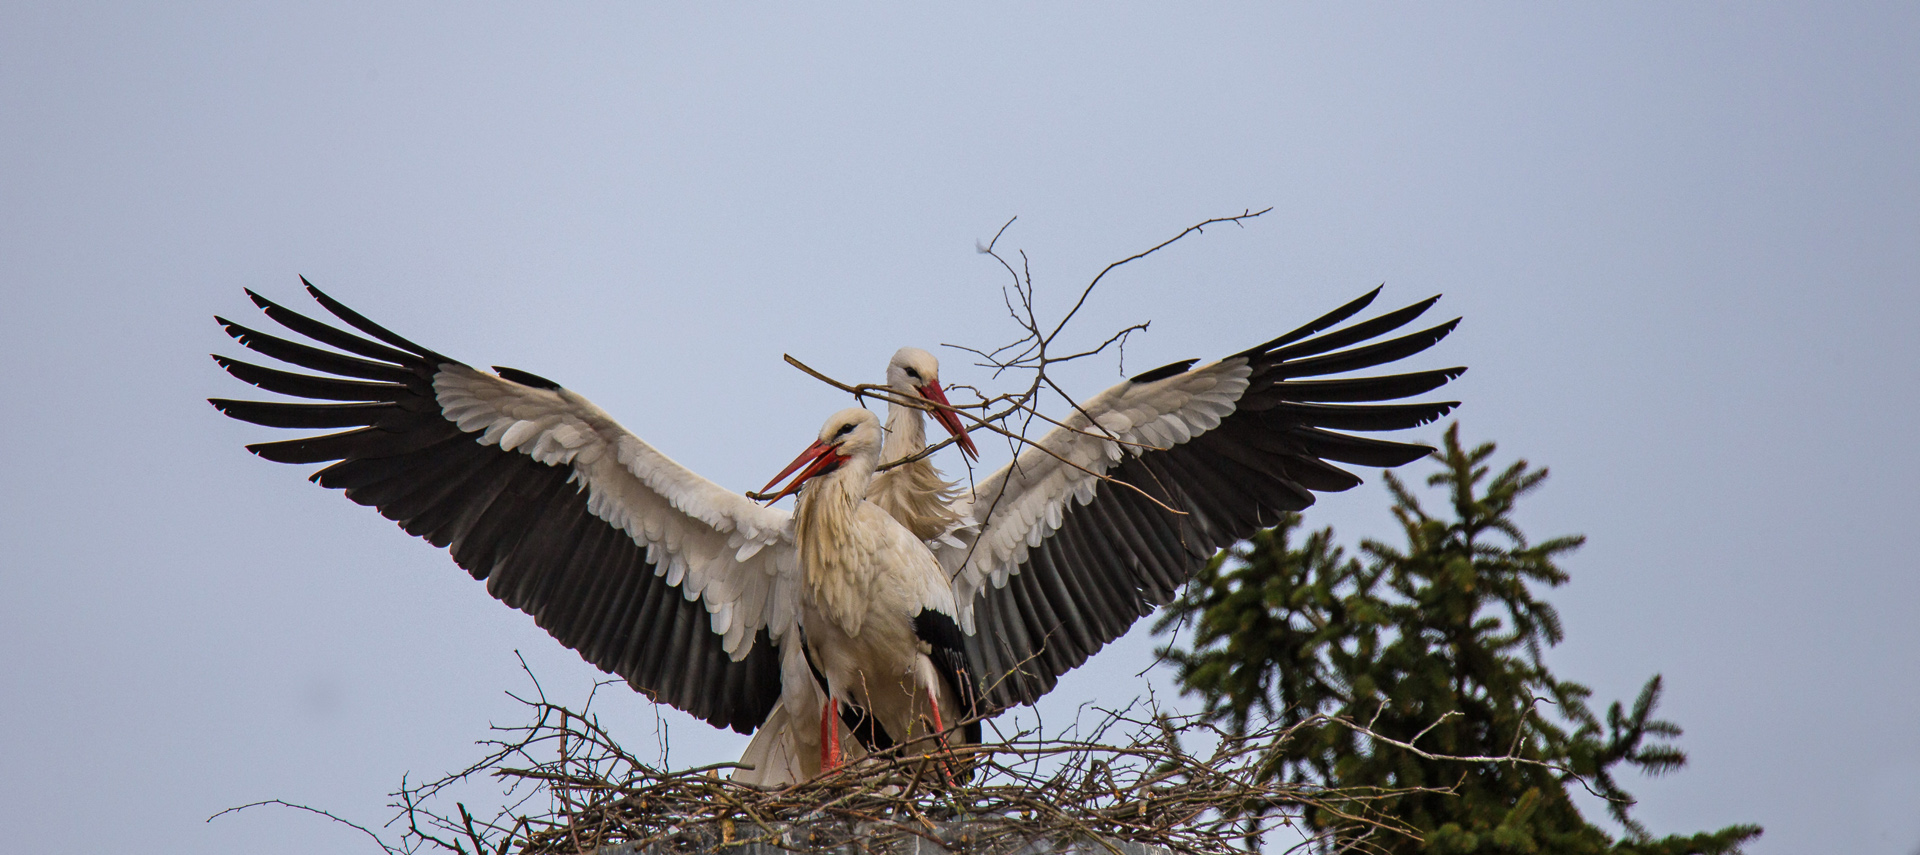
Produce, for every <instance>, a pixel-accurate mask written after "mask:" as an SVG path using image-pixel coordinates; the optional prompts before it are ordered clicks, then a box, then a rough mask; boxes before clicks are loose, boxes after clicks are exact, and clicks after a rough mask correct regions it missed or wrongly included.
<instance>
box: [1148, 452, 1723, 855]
mask: <svg viewBox="0 0 1920 855" xmlns="http://www.w3.org/2000/svg"><path fill="white" fill-rule="evenodd" d="M1443 446H1444V447H1443V448H1442V449H1441V450H1440V451H1438V452H1436V453H1435V455H1434V460H1435V461H1436V462H1437V463H1438V464H1439V470H1438V471H1437V472H1435V473H1434V474H1433V475H1432V476H1430V477H1429V478H1428V481H1427V483H1428V485H1429V486H1432V487H1440V488H1444V490H1445V492H1446V502H1445V505H1444V509H1443V510H1441V511H1440V512H1438V513H1433V512H1429V510H1428V509H1427V508H1426V507H1425V506H1423V505H1422V504H1421V502H1420V499H1419V497H1417V496H1416V495H1415V494H1414V492H1413V491H1412V490H1410V489H1408V488H1407V486H1406V484H1405V483H1403V482H1402V481H1401V480H1399V479H1398V478H1396V477H1395V476H1394V475H1393V474H1392V473H1388V474H1387V475H1386V483H1387V486H1388V488H1389V489H1390V490H1391V491H1392V494H1393V497H1394V507H1393V515H1394V517H1395V518H1396V519H1397V520H1398V521H1399V523H1400V528H1401V533H1402V535H1403V536H1404V539H1405V543H1404V544H1403V545H1400V546H1392V545H1388V544H1386V543H1382V542H1378V541H1373V540H1368V541H1364V542H1363V543H1362V544H1361V546H1360V548H1359V554H1358V555H1349V554H1348V553H1347V551H1346V550H1345V549H1343V548H1342V547H1340V546H1339V545H1337V544H1336V543H1335V542H1334V536H1333V532H1332V530H1331V529H1321V530H1319V531H1315V532H1311V533H1308V534H1306V535H1305V537H1304V539H1300V540H1299V542H1298V544H1297V545H1296V540H1297V539H1299V537H1300V521H1299V518H1298V517H1297V516H1293V515H1289V516H1288V517H1287V518H1286V519H1284V520H1282V521H1281V523H1280V524H1279V525H1277V526H1275V527H1274V528H1271V529H1267V530H1264V531H1261V532H1258V533H1256V534H1255V535H1254V536H1253V537H1252V538H1251V539H1249V540H1247V541H1245V542H1242V543H1240V544H1238V545H1236V546H1234V547H1233V548H1231V549H1229V550H1226V551H1223V552H1222V553H1221V554H1220V555H1218V556H1216V557H1215V558H1214V560H1213V561H1212V562H1211V563H1210V564H1209V565H1208V566H1207V567H1206V569H1205V570H1204V571H1202V572H1201V573H1200V574H1198V575H1197V576H1195V578H1194V579H1193V581H1192V583H1191V584H1190V585H1189V586H1188V588H1187V590H1186V592H1185V593H1184V594H1183V595H1182V597H1181V598H1180V599H1179V600H1178V601H1176V602H1175V603H1174V604H1173V605H1172V606H1171V607H1170V608H1169V609H1168V610H1167V611H1166V612H1165V614H1164V615H1163V616H1162V617H1161V618H1160V620H1159V621H1158V622H1157V623H1156V625H1155V626H1154V631H1155V632H1157V633H1163V634H1164V633H1168V632H1174V631H1175V628H1176V627H1182V626H1184V627H1186V629H1185V630H1183V631H1181V633H1177V634H1176V637H1175V639H1174V641H1175V642H1176V643H1175V644H1174V645H1170V646H1167V647H1164V648H1162V650H1161V654H1162V655H1163V656H1164V657H1166V659H1167V660H1168V661H1170V662H1171V663H1172V664H1173V665H1174V666H1175V667H1176V668H1177V670H1178V679H1179V683H1180V686H1181V689H1182V691H1183V692H1184V693H1187V694H1193V695H1198V696H1199V697H1200V698H1201V699H1202V701H1203V703H1204V707H1203V715H1204V716H1205V717H1206V718H1208V719H1209V720H1211V721H1213V722H1215V723H1217V724H1219V725H1221V726H1223V727H1225V728H1226V729H1228V730H1230V731H1232V732H1235V733H1242V734H1244V733H1247V732H1249V729H1250V728H1255V727H1257V726H1259V725H1262V724H1266V723H1279V724H1282V725H1299V724H1302V723H1303V722H1304V723H1306V724H1305V726H1303V727H1301V728H1300V729H1299V730H1298V731H1297V732H1296V734H1295V736H1294V738H1293V739H1292V740H1290V741H1289V742H1287V743H1286V744H1284V745H1282V746H1280V747H1279V749H1278V751H1277V752H1276V754H1275V755H1274V756H1275V760H1274V764H1273V766H1272V767H1271V769H1270V773H1269V774H1270V775H1271V776H1272V777H1273V778H1277V779H1284V780H1288V781H1292V782H1295V783H1300V784H1306V785H1313V786H1323V787H1331V788H1373V787H1377V788H1389V789H1398V788H1408V787H1430V788H1447V789H1449V790H1450V792H1445V793H1442V792H1418V793H1409V794H1405V795H1400V796H1395V797H1393V798H1390V799H1387V800H1385V801H1382V802H1372V803H1369V804H1368V805H1367V806H1365V808H1362V807H1361V806H1360V805H1357V804H1356V805H1349V806H1346V807H1347V808H1348V809H1350V810H1362V809H1364V810H1372V811H1376V812H1378V813H1380V814H1383V815H1385V816H1387V817H1390V818H1391V819H1393V820H1396V821H1398V822H1400V823H1403V824H1405V825H1406V826H1408V827H1411V828H1412V829H1414V830H1416V831H1417V832H1418V834H1419V836H1420V837H1421V838H1422V839H1421V840H1417V841H1416V840H1412V839H1408V838H1404V837H1393V836H1386V837H1383V836H1381V835H1374V836H1372V837H1370V838H1369V839H1368V840H1367V841H1366V843H1367V845H1368V846H1370V847H1374V848H1378V849H1381V850H1384V851H1388V852H1395V853H1399V852H1409V853H1410V852H1426V853H1534V852H1538V853H1568V854H1569V855H1576V853H1621V855H1625V853H1636V854H1637V855H1689V854H1690V853H1700V854H1701V855H1706V853H1727V852H1738V851H1739V849H1738V847H1739V846H1740V844H1742V843H1743V842H1746V841H1748V840H1751V839H1753V838H1755V837H1757V836H1759V834H1760V829H1759V827H1758V826H1751V825H1736V826H1729V827H1727V828H1723V829H1721V830H1719V831H1714V832H1702V833H1698V834H1693V835H1674V836H1668V837H1663V838H1658V839H1656V838H1654V837H1652V836H1651V834H1649V832H1648V831H1647V829H1646V828H1644V827H1643V826H1642V825H1641V824H1640V823H1639V822H1638V821H1636V820H1635V819H1634V817H1633V816H1632V814H1631V808H1632V805H1633V799H1632V797H1631V796H1630V795H1629V794H1628V793H1627V791H1626V790H1625V789H1624V788H1623V787H1622V785H1621V782H1620V780H1619V778H1618V777H1617V775H1618V772H1619V771H1620V770H1621V769H1622V768H1623V764H1624V766H1625V767H1632V768H1635V769H1638V770H1640V771H1642V772H1645V773H1649V774H1656V775H1657V774H1662V773H1666V772H1671V771H1673V770H1676V769H1679V768H1680V767H1681V766H1683V765H1684V764H1685V763H1686V755H1685V754H1684V753H1682V752H1681V751H1680V749H1679V748H1677V747H1675V745H1674V744H1673V741H1674V740H1675V739H1676V738H1677V737H1679V736H1680V728H1679V727H1678V726H1676V725H1675V724H1673V723H1672V722H1668V721H1663V720H1660V719H1656V718H1654V711H1655V708H1656V707H1657V706H1658V704H1659V701H1660V690H1661V681H1660V677H1659V675H1655V676H1654V677H1653V678H1652V679H1650V680H1648V681H1647V683H1646V686H1645V687H1644V688H1643V689H1641V691H1640V694H1639V697H1638V698H1636V699H1635V701H1634V702H1633V703H1632V704H1631V705H1630V706H1623V705H1621V704H1619V703H1614V704H1612V705H1611V706H1610V707H1609V709H1608V711H1607V715H1606V717H1605V719H1604V720H1603V719H1602V718H1601V717H1600V716H1598V715H1596V714H1595V713H1594V712H1593V710H1592V708H1591V707H1589V705H1588V699H1589V697H1590V696H1591V695H1592V692H1591V691H1590V690H1589V689H1588V688H1587V687H1586V686H1583V685H1581V684H1579V683H1576V682H1573V681H1570V680H1562V679H1559V678H1558V677H1556V676H1554V674H1553V673H1552V672H1550V671H1549V670H1548V669H1547V667H1546V664H1545V662H1544V661H1543V660H1542V652H1543V651H1544V649H1545V648H1546V647H1549V646H1552V645H1554V644H1557V643H1559V642H1560V641H1561V638H1562V630H1561V625H1560V618H1559V615H1558V614H1557V613H1556V612H1555V611H1554V609H1553V606H1552V605H1551V604H1549V603H1548V602H1546V601H1545V600H1544V599H1541V598H1540V596H1539V591H1541V590H1544V589H1548V588H1553V587H1557V586H1559V585H1561V584H1564V583H1565V582H1566V581H1567V574H1566V571H1564V570H1562V569H1561V568H1560V567H1559V565H1558V564H1557V563H1556V562H1557V560H1559V559H1560V558H1561V557H1563V556H1565V555H1566V554H1568V553H1570V552H1572V551H1573V550H1575V549H1577V548H1578V547H1579V546H1580V545H1581V543H1582V541H1583V540H1584V538H1582V537H1580V536H1577V535H1576V536H1567V537H1557V538H1553V539H1549V540H1544V541H1541V542H1538V543H1534V542H1532V541H1530V540H1529V539H1528V538H1527V536H1526V535H1525V534H1524V533H1522V532H1521V531H1520V529H1519V527H1518V526H1517V525H1516V524H1515V523H1514V521H1513V510H1514V503H1515V502H1516V501H1517V500H1518V499H1519V498H1520V497H1521V496H1523V495H1525V494H1527V493H1529V492H1531V491H1533V490H1534V489H1536V488H1538V487H1539V486H1540V484H1541V482H1542V481H1543V480H1544V479H1545V478H1546V476H1547V471H1546V470H1545V469H1533V468H1531V467H1529V466H1528V464H1527V462H1526V461H1524V460H1520V461H1516V462H1514V463H1512V464H1511V465H1509V466H1507V467H1506V468H1505V469H1502V470H1500V471H1499V472H1498V473H1497V474H1494V473H1493V471H1492V469H1491V468H1490V466H1489V464H1488V461H1489V460H1490V459H1491V458H1492V457H1493V453H1494V445H1493V443H1485V444H1483V445H1479V446H1477V447H1474V448H1471V449H1468V448H1465V447H1463V446H1462V445H1461V444H1460V441H1459V425H1458V424H1455V425H1453V426H1452V427H1450V428H1448V430H1447V432H1446V436H1445V441H1444V443H1443ZM1179 634H1185V635H1186V643H1185V644H1184V645H1180V644H1178V642H1179V641H1180V639H1179ZM1316 716H1333V717H1338V718H1340V719H1344V720H1345V721H1347V722H1353V723H1357V724H1359V725H1362V726H1364V727H1366V728H1368V729H1369V730H1371V731H1373V732H1374V733H1377V734H1379V735H1381V736H1383V737H1387V738H1389V739H1393V740H1397V741H1400V742H1405V743H1411V744H1412V745H1413V746H1414V747H1415V748H1417V749H1419V751H1420V752H1425V753H1427V754H1431V755H1448V756H1453V757H1468V756H1482V757H1516V758H1521V761H1522V762H1512V761H1507V762H1485V761H1482V762H1462V761H1458V760H1444V759H1433V758H1429V757H1423V756H1421V754H1420V753H1418V752H1416V751H1411V750H1407V749H1405V748H1402V747H1398V746H1394V745H1392V744H1390V743H1384V742H1380V741H1377V740H1374V739H1372V738H1371V737H1368V736H1365V735H1363V734H1361V733H1359V732H1358V731H1357V730H1356V729H1354V728H1353V727H1349V726H1347V725H1346V724H1344V723H1341V722H1338V721H1330V720H1327V719H1324V718H1316ZM1574 787H1585V788H1587V789H1588V790H1589V791H1591V792H1593V793H1595V794H1597V795H1599V796H1601V797H1602V798H1603V799H1605V800H1606V804H1607V805H1608V811H1609V813H1610V814H1611V815H1612V817H1613V818H1614V819H1615V820H1616V821H1618V822H1619V823H1620V825H1621V826H1622V828H1624V830H1625V834H1624V835H1622V836H1621V837H1620V839H1615V837H1614V836H1613V835H1611V834H1609V833H1608V832H1607V831H1606V830H1605V829H1603V828H1601V827H1600V826H1597V825H1595V824H1593V823H1592V822H1590V821H1588V820H1587V818H1586V817H1585V816H1584V815H1583V814H1582V813H1581V811H1580V809H1579V807H1578V805H1577V804H1576V803H1575V801H1574V800H1573V798H1572V797H1571V795H1570V792H1571V790H1570V788H1574ZM1260 812H1261V809H1258V808H1255V809H1252V810H1250V811H1249V816H1248V817H1247V819H1248V821H1249V823H1250V826H1249V828H1250V832H1252V833H1253V834H1254V835H1255V836H1256V837H1257V828H1258V823H1259V821H1260V817H1259V814H1260ZM1304 820H1305V822H1306V824H1307V826H1308V828H1309V829H1310V830H1313V831H1324V830H1326V829H1329V828H1333V827H1334V826H1335V825H1336V824H1337V823H1336V817H1335V816H1334V815H1332V814H1329V813H1327V812H1325V811H1316V812H1309V813H1308V814H1307V815H1306V816H1305V818H1304ZM1330 843H1332V844H1333V845H1335V846H1337V845H1338V843H1339V841H1330Z"/></svg>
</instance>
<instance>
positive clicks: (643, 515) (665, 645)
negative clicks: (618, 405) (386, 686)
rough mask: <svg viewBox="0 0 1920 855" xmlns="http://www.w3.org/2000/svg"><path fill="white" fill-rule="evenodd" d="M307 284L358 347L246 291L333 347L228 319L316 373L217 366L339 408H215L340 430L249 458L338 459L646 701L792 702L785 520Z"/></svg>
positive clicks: (561, 400)
mask: <svg viewBox="0 0 1920 855" xmlns="http://www.w3.org/2000/svg"><path fill="white" fill-rule="evenodd" d="M302 281H303V282H304V281H305V280H302ZM307 290H308V291H309V293H311V294H312V295H313V298H314V299H315V300H316V301H318V302H319V303H320V304H321V305H322V306H323V307H325V308H326V309H327V310H328V311H329V312H331V313H332V314H333V315H334V316H335V317H337V318H339V319H340V320H342V321H344V322H346V323H347V324H348V325H349V326H351V327H353V328H354V329H356V330H358V331H359V332H360V333H363V334H364V336H362V335H356V334H355V333H352V332H348V331H346V330H343V329H340V328H338V327H334V326H331V325H329V324H327V323H323V322H320V321H317V320H314V319H312V318H309V317H306V316H304V315H301V314H299V313H297V312H294V311H292V310H289V309H286V308H284V307H282V306H278V305H275V304H274V303H272V302H270V301H268V300H266V299H265V298H262V297H260V296H259V295H257V294H254V293H253V292H251V291H249V292H247V293H248V295H249V296H251V297H252V298H253V301H254V303H255V304H257V305H258V306H259V307H260V308H261V309H262V310H263V311H264V312H265V313H266V315H267V316H268V317H269V318H271V319H273V320H274V321H276V322H278V323H279V324H280V325H281V326H283V327H286V328H287V329H288V330H291V331H292V332H295V333H298V334H300V335H302V336H305V337H306V338H308V339H311V340H313V341H315V342H317V343H319V344H323V345H328V346H330V347H332V348H337V350H328V349H324V348H319V347H314V346H311V345H307V344H302V343H298V342H294V341H289V340H286V339H282V338H277V337H274V336H271V335H267V334H264V333H261V332H257V331H255V330H252V329H248V328H246V327H243V326H241V325H239V324H236V323H233V322H232V321H228V320H226V319H224V318H216V320H218V321H219V322H220V324H221V326H222V327H224V328H225V329H226V331H227V333H228V334H229V335H231V336H233V337H234V339H235V340H237V341H239V342H240V343H241V344H242V345H245V346H246V347H247V348H249V349H251V350H253V351H255V352H257V353H260V354H263V355H265V356H268V357H272V358H274V359H277V360H280V361H282V362H286V363H290V364H292V365H294V366H298V367H300V368H304V369H308V370H310V371H315V372H319V373H318V374H304V373H295V372H289V371H283V370H280V369H276V368H267V367H263V366H259V365H254V364H251V363H247V362H242V361H240V360H237V359H230V358H227V357H223V356H215V357H214V359H215V361H217V362H219V363H220V366H221V367H222V368H225V369H226V370H227V371H228V372H229V373H231V374H232V375H233V376H234V377H237V378H239V379H241V380H243V381H245V382H247V383H251V384H253V385H255V386H258V387H260V388H262V389H265V390H267V391H270V392H279V393H282V394H285V395H291V396H295V397H299V398H307V399H313V400H317V401H323V402H326V403H291V402H282V401H274V402H265V401H233V400H223V399H215V400H213V401H212V402H211V403H212V404H213V405H214V406H215V407H217V408H219V409H220V411H221V412H223V413H226V414H227V415H229V416H232V417H234V418H236V419H241V420H243V421H248V422H252V423H254V424H259V425H265V426H268V427H279V428H317V429H326V430H334V429H340V430H338V432H334V433H325V434H322V435H319V436H313V437H307V438H301V439H289V440H282V441H279V442H266V443H260V444H257V445H250V446H248V447H247V448H248V450H249V451H252V452H253V453H255V454H257V455H259V456H261V457H264V458H266V459H268V460H272V461H276V462H280V463H327V462H332V465H330V466H327V467H326V468H324V469H321V470H320V471H318V472H316V473H314V475H313V476H312V479H311V480H313V481H314V482H315V483H318V484H320V485H321V486H323V487H330V488H334V489H340V490H344V491H345V492H346V496H347V498H349V499H352V500H353V501H355V502H358V503H360V504H362V505H368V506H371V507H373V508H375V509H377V510H379V512H380V513H381V514H382V515H383V516H385V517H387V518H388V519H391V520H394V521H395V522H398V523H399V524H400V527H401V528H403V529H405V530H406V531H407V533H408V534H412V535H414V536H416V537H420V538H423V539H425V540H426V541H427V542H429V543H432V544H433V545H435V546H439V547H444V548H446V549H447V550H448V551H449V552H450V553H451V554H452V556H453V560H454V563H456V564H458V565H460V566H461V567H462V568H465V569H466V571H467V572H468V573H470V574H472V575H473V578H475V579H480V580H484V581H485V582H486V583H487V592H488V593H490V594H492V595H493V596H494V597H496V598H498V599H499V600H500V601H502V602H504V603H506V604H507V605H510V606H513V607H514V608H517V609H520V610H521V611H524V612H526V613H527V614H530V615H532V616H533V618H534V620H535V622H537V623H538V624H539V625H540V626H541V627H542V628H543V629H545V630H547V632H549V633H551V634H552V635H553V637H554V638H556V639H559V641H560V642H561V643H562V644H565V645H567V646H568V647H571V648H573V649H574V650H576V651H579V653H580V655H581V657H582V658H584V659H586V660H587V661H588V662H591V663H593V664H594V665H595V666H598V667H599V668H601V669H603V670H605V671H608V672H610V673H613V674H618V675H620V676H621V677H624V678H626V680H627V682H628V683H629V684H631V685H632V686H633V687H634V688H635V689H637V690H639V691H641V692H643V693H645V694H647V695H648V696H650V697H652V698H654V699H656V700H660V701H664V702H666V703H669V704H672V705H674V706H676V707H679V708H680V709H683V710H686V711H687V712H689V713H692V714H693V715H695V716H698V717H700V718H702V719H705V720H706V721H709V722H711V723H713V724H715V725H717V726H725V727H731V728H732V729H734V730H736V731H740V732H742V733H748V732H751V731H752V730H753V729H754V728H755V727H757V726H759V724H760V723H761V722H762V721H763V720H765V718H766V717H767V714H768V712H769V711H770V710H771V709H772V708H773V706H774V704H775V703H776V702H777V701H778V699H779V695H780V686H781V681H780V654H779V651H778V650H777V649H775V646H776V644H778V643H780V642H782V641H784V639H785V637H786V634H787V632H788V631H789V630H791V629H792V627H793V626H794V622H795V620H796V618H795V616H794V614H793V613H792V611H793V610H792V607H791V605H792V603H794V602H796V597H795V596H793V593H792V591H791V589H790V587H789V586H791V585H793V584H794V579H795V576H796V574H797V567H798V563H797V560H796V558H795V552H794V549H793V533H792V526H791V524H790V517H789V515H788V514H787V513H786V512H785V511H779V510H774V509H771V508H764V507H761V506H759V505H757V504H755V503H753V502H751V501H749V500H747V499H746V498H745V497H744V496H741V495H738V494H735V493H731V492H729V491H727V490H724V489H722V488H721V487H720V486H719V485H717V484H714V483H713V482H711V481H708V480H707V479H705V478H702V477H700V476H699V475H696V474H694V473H693V472H691V471H689V470H687V469H686V468H685V467H683V466H681V465H680V464H678V463H675V462H674V461H672V460H671V459H669V458H667V456H666V455H663V454H661V453H660V452H659V451H657V450H655V449H654V448H653V447H652V446H650V445H648V444H647V443H645V442H643V441H641V440H640V438H639V437H636V436H634V435H633V434H631V433H628V432H627V431H626V430H625V429H624V428H622V427H620V426H619V425H618V424H616V423H615V422H614V420H613V419H612V418H611V417H609V416H608V415H607V414H606V413H604V412H602V411H601V410H600V408H599V407H596V406H594V405H593V404H592V402H590V401H588V400H587V399H585V398H583V397H581V396H579V395H577V394H575V393H574V392H572V391H571V390H568V389H565V388H562V387H561V386H560V385H559V384H556V383H553V382H552V381H549V380H546V379H544V378H541V377H538V376H535V375H532V374H528V373H526V372H523V371H516V370H514V369H509V368H496V369H495V370H496V371H498V372H499V373H498V374H497V375H496V374H489V373H487V372H484V371H479V370H475V369H474V368H471V367H469V366H467V365H465V364H463V363H461V362H459V361H457V360H454V359H450V358H448V357H445V356H441V355H440V354H438V353H435V352H434V351H432V350H428V349H426V348H423V347H421V346H419V345H416V344H414V343H412V342H410V341H408V340H406V339H404V338H401V337H399V336H397V335H394V334H393V333H391V332H388V331H387V330H385V329H384V328H382V327H380V326H379V325H377V324H374V323H373V322H371V321H369V320H367V319H366V318H364V317H362V316H361V315H360V314H359V313H357V312H354V311H353V310H352V309H349V308H347V307H346V306H343V305H341V304H340V303H339V302H337V301H335V300H333V299H332V298H330V297H328V296H327V295H325V294H323V293H321V292H320V291H319V289H316V288H314V287H313V286H312V285H311V284H308V285H307ZM368 337H371V338H368ZM333 461H337V462H333Z"/></svg>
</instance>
